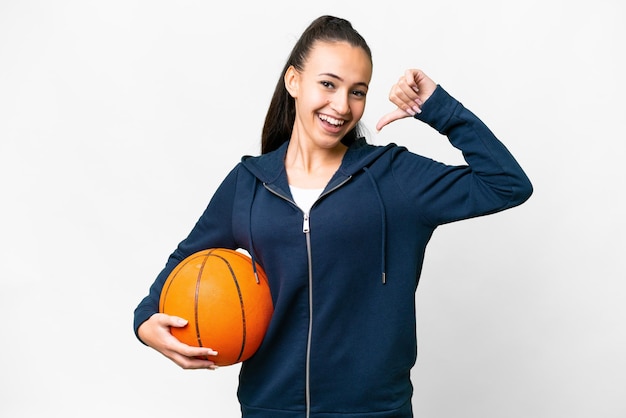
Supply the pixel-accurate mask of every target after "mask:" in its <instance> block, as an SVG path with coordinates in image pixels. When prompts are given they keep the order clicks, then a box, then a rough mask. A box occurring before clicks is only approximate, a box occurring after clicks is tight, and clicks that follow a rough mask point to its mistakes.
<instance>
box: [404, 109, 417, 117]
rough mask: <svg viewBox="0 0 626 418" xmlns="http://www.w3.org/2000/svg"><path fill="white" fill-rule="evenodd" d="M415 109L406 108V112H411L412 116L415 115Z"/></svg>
mask: <svg viewBox="0 0 626 418" xmlns="http://www.w3.org/2000/svg"><path fill="white" fill-rule="evenodd" d="M413 109H414V108H413ZM413 109H411V108H409V109H406V110H405V112H406V113H408V114H409V115H411V116H415V111H414V110H413Z"/></svg>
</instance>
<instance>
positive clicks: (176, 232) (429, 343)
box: [0, 0, 626, 418]
mask: <svg viewBox="0 0 626 418" xmlns="http://www.w3.org/2000/svg"><path fill="white" fill-rule="evenodd" d="M370 3H371V4H370ZM625 4H626V3H624V2H621V1H618V0H614V1H608V0H597V1H593V2H589V1H576V0H574V1H572V0H567V1H566V0H563V1H554V0H541V1H539V0H529V1H524V2H501V1H496V0H492V1H489V0H477V1H472V2H467V1H462V0H458V1H453V0H440V1H428V2H426V1H410V2H409V1H404V0H398V1H388V2H376V1H374V2H366V1H361V0H359V1H343V2H340V1H327V0H320V1H314V2H293V1H290V2H287V1H285V2H281V1H275V0H266V1H262V2H257V1H248V2H241V1H231V2H209V1H189V0H179V1H162V0H150V1H148V0H123V1H122V0H109V1H89V0H87V1H85V0H75V1H70V0H59V1H54V2H48V1H42V0H40V1H35V0H19V1H18V0H0V199H1V202H2V204H1V205H0V214H1V216H0V267H1V270H0V319H1V321H2V322H1V332H0V335H1V338H2V340H1V341H2V343H1V345H0V354H1V355H0V384H1V386H2V387H1V388H0V416H2V417H6V418H18V417H40V416H54V417H57V416H58V417H111V416H122V414H123V416H138V417H148V416H149V417H153V418H159V417H172V416H179V417H180V416H200V417H201V416H206V417H209V416H210V417H236V416H238V413H239V406H238V404H237V400H236V386H237V373H238V366H231V367H225V368H222V369H220V370H218V371H216V372H210V371H206V370H202V371H184V370H181V369H179V368H178V367H177V366H175V365H174V364H173V363H171V362H170V361H169V360H167V359H166V358H165V357H163V356H161V355H160V354H159V353H157V352H156V351H154V350H152V349H150V348H148V347H145V346H143V345H142V344H140V343H139V342H138V341H137V340H136V339H135V336H134V334H133V332H132V313H133V309H134V308H135V306H136V305H137V303H138V302H139V301H140V300H141V298H143V297H144V295H145V294H146V293H147V291H148V287H149V285H150V284H151V283H152V281H153V280H154V278H155V276H156V274H157V273H158V272H159V271H160V269H161V268H162V267H163V265H164V263H165V261H166V259H167V257H168V255H169V254H170V253H171V251H173V249H174V248H175V246H176V245H177V244H178V242H179V241H180V240H181V239H183V238H184V237H185V236H186V235H187V233H188V232H189V230H190V229H191V227H192V226H193V224H194V223H195V221H196V220H197V218H198V217H199V216H200V214H201V212H202V210H203V209H204V207H205V205H206V204H207V203H208V200H209V199H210V197H211V195H212V194H213V192H214V190H215V189H216V187H217V185H218V184H219V183H220V182H221V180H222V179H223V177H224V176H225V175H226V173H227V172H228V171H229V170H230V169H231V168H232V167H233V166H234V165H235V164H236V163H237V162H238V161H239V159H240V158H241V156H242V155H244V154H258V152H259V149H260V131H261V127H262V123H263V119H264V116H265V112H266V109H267V105H268V103H269V99H270V96H271V93H272V91H273V88H274V86H275V83H276V81H277V79H278V77H279V73H280V70H281V68H282V66H283V64H284V61H285V59H286V58H287V55H288V53H289V51H290V50H291V47H292V46H293V44H294V42H295V40H296V39H297V38H298V36H299V35H300V33H301V32H302V31H303V30H304V28H305V27H306V26H307V25H308V24H309V23H310V21H311V20H313V19H314V18H316V17H317V16H319V15H321V14H335V15H338V16H341V17H345V18H347V19H349V20H350V21H351V22H352V23H353V25H354V26H355V28H356V29H357V30H359V31H360V32H361V33H362V34H363V35H364V37H365V38H366V39H367V40H368V42H369V44H370V46H371V48H372V50H373V56H374V75H373V80H372V83H371V88H370V92H369V95H368V107H367V109H366V112H365V115H364V118H363V121H364V123H365V124H366V126H367V127H368V128H369V130H370V131H371V135H370V138H369V140H370V142H372V143H377V144H384V143H387V142H396V143H399V144H402V145H406V146H407V147H409V149H411V150H412V151H414V152H416V153H420V154H423V155H426V156H429V157H431V158H434V159H437V160H440V161H444V162H447V163H450V164H459V163H462V162H463V161H462V159H461V157H460V155H459V153H458V151H456V150H455V149H454V148H452V147H451V146H450V145H449V144H448V143H447V141H446V139H445V137H443V136H441V135H439V134H438V133H436V132H434V131H433V130H432V129H430V128H428V127H426V126H424V125H423V124H421V123H420V122H418V121H414V120H411V119H403V120H401V121H398V122H396V123H394V124H392V125H390V126H388V127H387V128H385V129H383V131H382V132H381V133H380V134H377V133H376V132H375V124H376V122H377V121H378V119H379V117H380V116H382V115H383V114H384V113H386V112H388V111H390V110H391V109H392V105H391V103H390V102H389V101H388V100H387V94H388V92H389V88H390V87H391V85H392V84H393V83H394V82H395V81H396V80H397V79H398V77H399V76H400V75H401V74H402V73H403V72H404V70H405V69H407V68H411V67H415V68H421V69H423V70H424V71H425V72H426V73H427V74H428V75H430V76H431V77H432V78H433V79H434V80H435V81H437V82H438V83H440V84H441V85H442V86H444V88H446V89H447V90H448V91H449V92H450V93H451V94H452V95H453V96H455V97H456V98H457V99H458V100H460V101H461V102H462V103H463V104H464V105H465V106H466V107H468V108H470V109H471V110H472V111H474V113H476V114H478V115H479V116H480V117H481V118H482V119H483V120H484V121H485V122H486V123H487V125H488V126H489V127H490V128H491V129H492V130H493V131H494V132H495V133H496V135H497V136H498V137H499V138H501V139H502V141H503V142H504V143H505V144H506V145H507V147H508V148H509V149H510V150H511V151H512V153H513V154H514V155H515V156H516V158H517V159H518V160H519V162H520V164H521V165H522V166H523V167H524V169H525V170H526V172H527V173H528V175H529V177H530V178H531V180H532V182H533V185H534V187H535V193H534V195H533V196H532V197H531V199H530V200H529V201H528V202H527V203H525V204H524V205H522V206H520V207H517V208H514V209H511V210H509V211H506V212H502V213H500V214H497V215H492V216H488V217H483V218H478V219H473V220H468V221H463V222H458V223H455V224H450V225H446V226H444V227H441V228H439V229H438V230H437V231H436V232H435V235H434V237H433V239H432V241H431V243H430V245H429V247H428V249H427V254H426V262H425V265H424V270H423V275H422V279H421V283H420V287H419V289H418V292H417V295H416V298H417V303H418V337H419V344H418V345H419V357H418V361H417V365H416V366H415V368H414V369H413V373H412V375H413V381H414V385H415V395H414V399H413V402H414V411H415V415H416V417H427V418H440V417H443V418H448V417H461V416H462V417H480V418H502V417H507V418H517V417H524V418H525V417H529V418H530V417H532V418H554V417H568V418H583V417H585V418H586V417H602V418H623V417H624V416H626V401H625V398H624V394H626V356H625V354H624V353H626V327H625V326H624V322H625V320H626V303H625V302H626V283H625V279H626V264H625V261H624V260H625V258H626V254H625V250H626V245H625V239H624V234H625V233H626V228H625V222H624V213H626V203H624V194H625V190H626V181H625V174H624V169H623V165H624V163H625V161H626V151H625V149H626V146H625V140H626V135H625V133H624V120H625V119H624V115H625V113H626V106H625V105H624V102H625V100H624V97H625V94H626V88H625V82H624V74H626V67H625V65H624V51H625V50H626V45H625V41H624V40H625V39H626V26H625V25H624V22H625V17H626V6H625ZM355 215H358V208H355ZM371 361H372V362H375V363H376V362H379V363H380V364H379V367H385V364H384V362H382V361H380V359H377V358H376V353H372V359H371Z"/></svg>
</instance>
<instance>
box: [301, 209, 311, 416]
mask: <svg viewBox="0 0 626 418" xmlns="http://www.w3.org/2000/svg"><path fill="white" fill-rule="evenodd" d="M302 224H303V225H302V232H303V233H304V235H305V237H306V256H307V263H308V265H309V331H308V334H307V339H306V365H305V379H306V381H305V383H304V384H305V387H304V397H305V404H306V418H309V416H310V415H311V340H312V335H313V266H312V264H313V263H312V262H311V226H310V224H309V214H308V213H305V214H304V220H303V222H302Z"/></svg>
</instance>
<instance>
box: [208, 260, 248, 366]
mask: <svg viewBox="0 0 626 418" xmlns="http://www.w3.org/2000/svg"><path fill="white" fill-rule="evenodd" d="M209 255H213V256H215V257H218V258H221V259H222V261H224V263H226V266H227V267H228V270H230V275H231V277H232V278H233V283H235V287H236V288H237V295H238V296H239V306H240V308H241V322H242V325H243V330H242V333H243V336H242V339H241V350H239V355H238V356H237V360H235V362H238V361H239V360H241V356H243V350H244V348H245V347H246V311H245V309H244V306H243V295H242V294H241V288H240V287H239V282H238V281H237V276H236V275H235V271H234V270H233V268H232V266H231V265H230V263H229V262H228V260H227V259H225V258H224V257H222V256H221V255H218V254H209Z"/></svg>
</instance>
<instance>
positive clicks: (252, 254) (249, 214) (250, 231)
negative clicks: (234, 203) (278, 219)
mask: <svg viewBox="0 0 626 418" xmlns="http://www.w3.org/2000/svg"><path fill="white" fill-rule="evenodd" d="M255 195H256V179H255V180H254V181H253V182H252V199H251V200H250V208H249V212H248V247H249V248H250V251H249V252H250V258H251V259H252V271H253V272H254V279H255V280H256V283H257V284H259V283H261V282H260V280H259V273H258V272H257V268H256V257H255V256H254V248H253V247H252V204H253V203H254V197H255Z"/></svg>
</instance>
